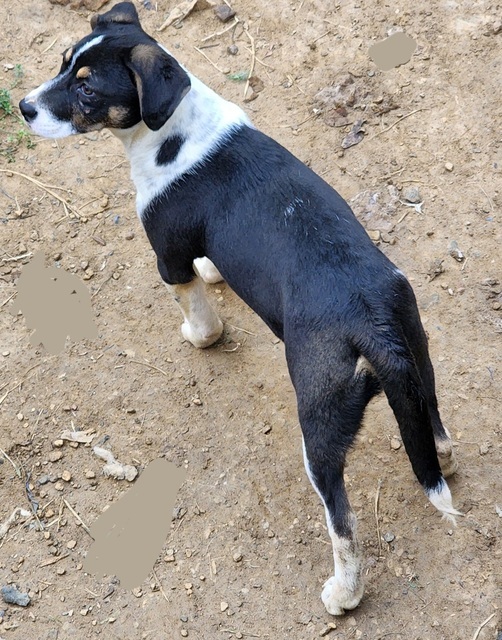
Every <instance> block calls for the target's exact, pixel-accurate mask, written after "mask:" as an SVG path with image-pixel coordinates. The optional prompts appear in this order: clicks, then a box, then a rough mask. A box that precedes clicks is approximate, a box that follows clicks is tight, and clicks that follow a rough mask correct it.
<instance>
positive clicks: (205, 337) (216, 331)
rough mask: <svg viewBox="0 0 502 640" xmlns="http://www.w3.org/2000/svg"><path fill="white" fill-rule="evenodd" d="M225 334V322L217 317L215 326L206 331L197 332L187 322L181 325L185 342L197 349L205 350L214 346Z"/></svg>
mask: <svg viewBox="0 0 502 640" xmlns="http://www.w3.org/2000/svg"><path fill="white" fill-rule="evenodd" d="M222 332H223V322H222V321H221V320H220V319H219V318H218V317H215V323H214V326H213V327H211V328H206V329H205V330H204V331H201V330H200V329H199V330H197V329H195V328H194V327H192V325H190V324H189V323H188V322H187V321H185V322H184V323H183V324H182V325H181V333H182V335H183V337H184V338H185V340H188V342H191V343H192V344H193V346H194V347H197V349H205V348H206V347H210V346H211V345H212V344H214V343H215V342H216V341H217V340H218V338H219V337H220V336H221V334H222Z"/></svg>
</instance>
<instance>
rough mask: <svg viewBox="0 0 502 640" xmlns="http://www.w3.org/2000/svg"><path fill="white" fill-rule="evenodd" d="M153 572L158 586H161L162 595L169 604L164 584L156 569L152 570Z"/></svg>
mask: <svg viewBox="0 0 502 640" xmlns="http://www.w3.org/2000/svg"><path fill="white" fill-rule="evenodd" d="M152 571H153V577H154V578H155V580H156V581H157V584H158V585H159V589H160V593H161V594H162V595H163V596H164V598H165V600H166V602H169V599H168V597H167V596H166V592H165V591H164V589H163V588H162V582H161V581H160V580H159V578H158V576H157V574H156V573H155V569H152Z"/></svg>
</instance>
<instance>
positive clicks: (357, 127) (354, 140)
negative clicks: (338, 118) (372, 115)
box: [342, 120, 364, 149]
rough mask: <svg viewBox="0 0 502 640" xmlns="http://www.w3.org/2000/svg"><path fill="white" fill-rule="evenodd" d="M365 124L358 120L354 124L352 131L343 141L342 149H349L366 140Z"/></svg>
mask: <svg viewBox="0 0 502 640" xmlns="http://www.w3.org/2000/svg"><path fill="white" fill-rule="evenodd" d="M363 123H364V120H356V121H355V122H354V125H353V126H352V129H351V130H350V131H349V133H348V134H347V135H346V136H345V138H344V139H343V140H342V149H348V148H349V147H353V146H354V145H356V144H359V143H360V142H361V140H362V139H363V138H364V130H363Z"/></svg>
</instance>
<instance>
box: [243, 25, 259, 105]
mask: <svg viewBox="0 0 502 640" xmlns="http://www.w3.org/2000/svg"><path fill="white" fill-rule="evenodd" d="M242 26H243V28H244V33H245V34H246V35H247V37H248V38H249V42H250V43H251V67H250V69H249V73H248V77H247V80H246V86H245V87H244V100H245V99H246V96H247V93H248V89H249V80H250V78H251V76H252V75H253V73H254V66H255V61H256V47H255V43H254V38H253V36H252V35H251V34H250V33H249V29H248V26H247V24H246V23H243V25H242Z"/></svg>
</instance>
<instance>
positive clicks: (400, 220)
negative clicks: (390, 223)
mask: <svg viewBox="0 0 502 640" xmlns="http://www.w3.org/2000/svg"><path fill="white" fill-rule="evenodd" d="M409 212H410V210H409V209H406V211H405V212H404V213H403V215H402V216H401V217H400V218H399V220H398V221H397V222H396V226H397V225H398V224H399V223H400V222H402V221H403V220H404V219H405V218H406V216H407V215H408V214H409Z"/></svg>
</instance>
